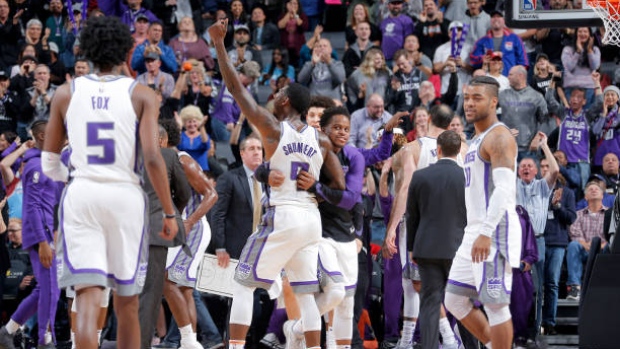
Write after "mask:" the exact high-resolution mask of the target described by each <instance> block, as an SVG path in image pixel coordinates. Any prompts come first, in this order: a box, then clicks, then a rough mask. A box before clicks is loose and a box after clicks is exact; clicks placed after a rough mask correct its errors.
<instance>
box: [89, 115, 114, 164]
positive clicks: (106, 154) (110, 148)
mask: <svg viewBox="0 0 620 349" xmlns="http://www.w3.org/2000/svg"><path fill="white" fill-rule="evenodd" d="M100 130H104V131H105V130H114V123H113V122H89V123H88V124H86V145H87V146H88V147H89V149H90V147H102V151H101V153H100V154H101V155H99V154H97V155H88V164H90V165H108V164H113V163H114V161H115V160H116V155H115V153H114V139H112V138H102V137H101V135H100V134H99V131H100Z"/></svg>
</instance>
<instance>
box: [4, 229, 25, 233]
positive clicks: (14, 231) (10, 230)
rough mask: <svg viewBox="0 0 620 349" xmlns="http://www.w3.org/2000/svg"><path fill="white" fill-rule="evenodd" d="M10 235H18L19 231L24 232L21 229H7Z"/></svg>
mask: <svg viewBox="0 0 620 349" xmlns="http://www.w3.org/2000/svg"><path fill="white" fill-rule="evenodd" d="M6 231H7V232H8V233H9V234H11V233H17V232H18V231H22V230H21V229H7V230H6Z"/></svg>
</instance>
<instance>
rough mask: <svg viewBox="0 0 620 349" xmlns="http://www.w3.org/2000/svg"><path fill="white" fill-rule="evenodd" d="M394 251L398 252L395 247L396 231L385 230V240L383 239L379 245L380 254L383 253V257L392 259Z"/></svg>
mask: <svg viewBox="0 0 620 349" xmlns="http://www.w3.org/2000/svg"><path fill="white" fill-rule="evenodd" d="M396 252H398V250H397V249H396V232H395V231H391V232H386V234H385V240H383V246H382V247H381V254H383V258H386V259H392V257H394V255H395V254H396Z"/></svg>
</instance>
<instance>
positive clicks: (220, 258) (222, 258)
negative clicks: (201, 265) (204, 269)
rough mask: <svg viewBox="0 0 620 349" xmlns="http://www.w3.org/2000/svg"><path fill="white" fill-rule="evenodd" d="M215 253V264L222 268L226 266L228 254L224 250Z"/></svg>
mask: <svg viewBox="0 0 620 349" xmlns="http://www.w3.org/2000/svg"><path fill="white" fill-rule="evenodd" d="M215 255H216V256H217V265H218V266H220V267H222V268H228V264H229V263H230V255H229V254H228V252H226V251H216V252H215Z"/></svg>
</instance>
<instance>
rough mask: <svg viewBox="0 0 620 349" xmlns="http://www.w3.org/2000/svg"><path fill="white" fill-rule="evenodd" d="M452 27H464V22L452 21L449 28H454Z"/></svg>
mask: <svg viewBox="0 0 620 349" xmlns="http://www.w3.org/2000/svg"><path fill="white" fill-rule="evenodd" d="M452 28H463V22H459V21H452V22H451V23H450V26H449V27H448V29H452Z"/></svg>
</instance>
